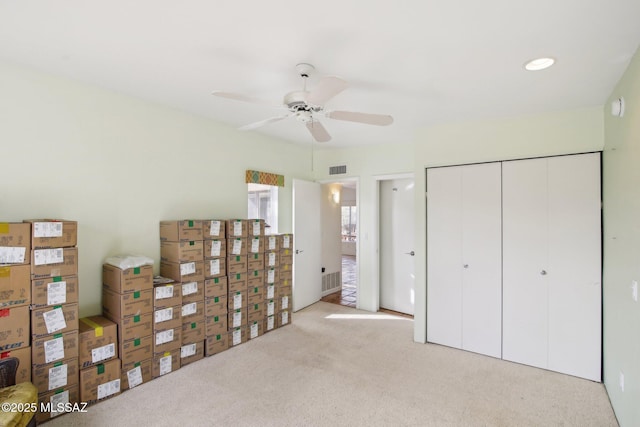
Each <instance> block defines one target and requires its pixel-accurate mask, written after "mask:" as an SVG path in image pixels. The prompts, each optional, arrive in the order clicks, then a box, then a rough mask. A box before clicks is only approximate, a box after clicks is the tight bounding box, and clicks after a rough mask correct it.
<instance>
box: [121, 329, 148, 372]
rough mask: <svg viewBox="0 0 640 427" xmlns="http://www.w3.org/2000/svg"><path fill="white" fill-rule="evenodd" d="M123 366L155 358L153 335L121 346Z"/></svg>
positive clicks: (125, 342) (122, 343)
mask: <svg viewBox="0 0 640 427" xmlns="http://www.w3.org/2000/svg"><path fill="white" fill-rule="evenodd" d="M119 354H120V360H121V361H122V365H123V366H124V365H125V364H131V363H134V362H139V361H140V360H145V359H151V357H153V335H147V336H146V337H140V338H134V339H132V340H128V341H123V342H121V343H120V345H119Z"/></svg>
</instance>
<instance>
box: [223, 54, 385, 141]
mask: <svg viewBox="0 0 640 427" xmlns="http://www.w3.org/2000/svg"><path fill="white" fill-rule="evenodd" d="M296 70H297V71H298V74H299V75H300V77H301V78H302V81H303V89H302V90H297V91H292V92H289V93H287V94H286V95H285V96H284V98H283V103H282V105H280V106H279V108H283V109H285V110H287V111H288V112H287V113H286V114H284V115H281V116H276V117H271V118H268V119H265V120H261V121H259V122H255V123H251V124H248V125H245V126H242V127H240V128H239V129H240V130H253V129H257V128H259V127H262V126H264V125H267V124H270V123H274V122H278V121H281V120H284V119H287V118H290V117H295V118H296V120H297V121H299V122H301V123H304V124H305V125H306V128H307V130H308V131H309V133H310V134H311V136H312V137H313V139H314V140H316V141H317V142H327V141H330V140H331V135H330V134H329V132H327V130H326V129H325V127H324V126H323V125H322V123H320V121H319V120H318V118H320V117H323V118H328V119H333V120H341V121H347V122H355V123H362V124H368V125H376V126H388V125H390V124H391V123H393V117H391V116H390V115H385V114H371V113H361V112H353V111H329V110H325V104H326V103H327V102H328V101H329V100H331V99H332V98H333V97H335V96H336V95H338V94H339V93H340V92H342V91H343V90H345V89H346V88H347V87H348V84H347V82H346V81H344V80H342V79H341V78H339V77H335V76H326V77H323V78H321V79H320V81H319V82H318V84H317V85H316V87H315V88H314V89H313V90H312V91H307V79H308V78H309V76H310V75H311V74H312V73H313V71H314V70H315V67H314V66H313V65H311V64H307V63H304V62H303V63H300V64H297V65H296ZM213 95H215V96H218V97H221V98H227V99H233V100H236V101H243V102H249V103H252V104H259V105H271V103H269V102H266V101H262V100H260V99H256V98H253V97H251V96H247V95H243V94H238V93H233V92H225V91H218V90H216V91H214V92H213Z"/></svg>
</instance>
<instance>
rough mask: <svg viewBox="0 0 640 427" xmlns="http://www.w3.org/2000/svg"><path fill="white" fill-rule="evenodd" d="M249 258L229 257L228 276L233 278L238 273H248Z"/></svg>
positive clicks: (240, 256)
mask: <svg viewBox="0 0 640 427" xmlns="http://www.w3.org/2000/svg"><path fill="white" fill-rule="evenodd" d="M247 267H248V263H247V257H246V256H244V255H236V256H232V257H229V256H228V257H227V276H233V275H235V274H238V273H243V274H244V273H246V272H247Z"/></svg>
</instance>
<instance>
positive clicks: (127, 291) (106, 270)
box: [102, 263, 153, 390]
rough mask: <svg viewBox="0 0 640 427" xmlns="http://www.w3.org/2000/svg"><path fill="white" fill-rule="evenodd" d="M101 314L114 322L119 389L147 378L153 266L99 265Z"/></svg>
mask: <svg viewBox="0 0 640 427" xmlns="http://www.w3.org/2000/svg"><path fill="white" fill-rule="evenodd" d="M102 314H103V316H104V317H105V318H107V319H109V320H111V321H112V322H114V323H115V324H116V325H117V331H118V336H117V348H118V354H119V355H120V362H121V366H120V375H121V376H120V379H121V385H122V390H129V389H130V388H133V387H136V386H138V385H140V384H142V383H145V382H147V381H151V358H152V355H153V320H152V317H153V266H152V265H140V266H139V267H130V268H120V267H118V266H116V265H111V264H109V263H105V264H104V265H103V266H102Z"/></svg>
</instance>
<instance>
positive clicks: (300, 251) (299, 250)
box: [296, 249, 304, 255]
mask: <svg viewBox="0 0 640 427" xmlns="http://www.w3.org/2000/svg"><path fill="white" fill-rule="evenodd" d="M302 252H304V250H303V249H296V255H298V254H301V253H302Z"/></svg>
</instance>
